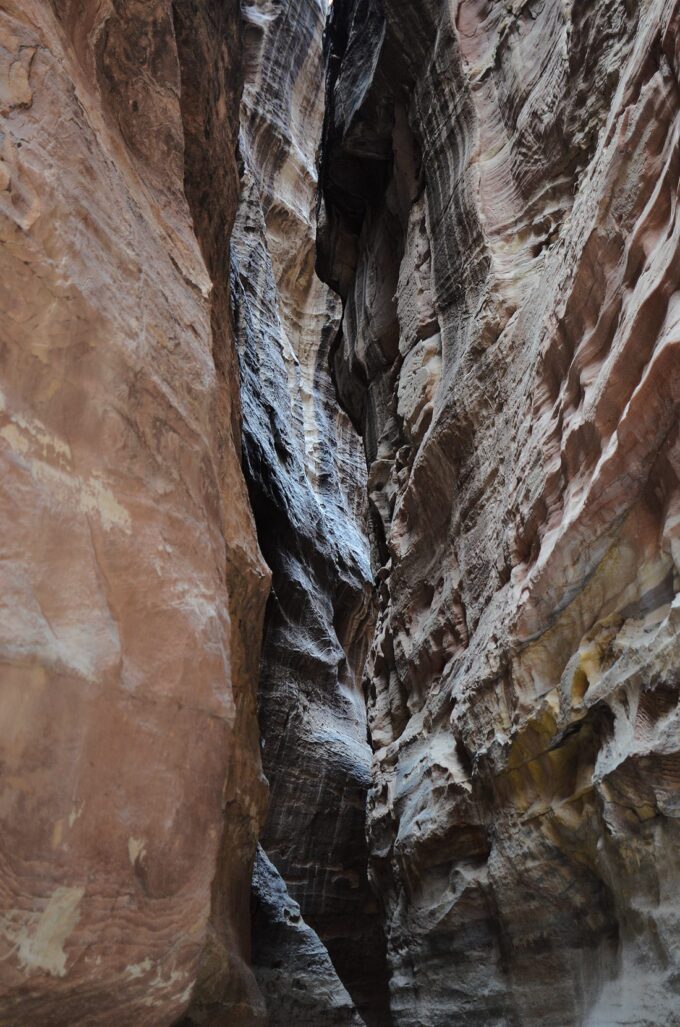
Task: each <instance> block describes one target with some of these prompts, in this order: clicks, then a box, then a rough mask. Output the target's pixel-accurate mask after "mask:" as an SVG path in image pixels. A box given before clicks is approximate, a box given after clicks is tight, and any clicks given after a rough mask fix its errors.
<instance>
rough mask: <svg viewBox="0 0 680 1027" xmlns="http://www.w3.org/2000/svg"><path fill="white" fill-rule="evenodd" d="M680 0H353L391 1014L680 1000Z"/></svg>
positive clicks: (347, 197)
mask: <svg viewBox="0 0 680 1027" xmlns="http://www.w3.org/2000/svg"><path fill="white" fill-rule="evenodd" d="M679 30H680V11H679V5H678V4H677V3H676V2H675V0H641V2H630V0H612V2H610V3H606V4H605V3H591V2H586V0H567V2H562V0H540V2H539V0H517V2H514V3H502V4H501V3H493V2H491V0H450V2H443V0H422V2H421V3H419V4H417V5H416V4H408V3H404V2H403V0H335V2H334V4H333V6H332V10H331V20H330V29H329V35H328V43H327V45H328V54H327V58H328V80H327V112H326V123H325V130H324V141H323V153H322V162H321V192H322V196H321V205H320V210H319V258H318V260H319V264H318V266H319V270H320V273H321V275H322V277H323V278H324V279H325V280H326V281H327V282H329V284H331V285H332V286H333V288H334V289H335V290H337V291H338V293H339V294H340V295H341V296H342V298H343V305H344V312H343V321H342V333H341V337H340V338H339V340H338V342H337V344H336V345H335V347H334V354H333V362H334V371H335V376H336V380H337V383H338V388H339V393H340V396H341V399H342V402H343V405H344V407H345V409H346V410H347V411H348V413H349V414H350V416H351V417H352V420H353V421H354V423H355V425H356V426H357V427H358V429H359V430H360V431H361V433H362V435H363V438H364V443H365V446H366V452H367V457H368V462H369V482H368V484H369V497H370V506H371V518H372V524H373V532H374V537H375V539H376V545H377V551H378V553H379V564H380V566H379V569H378V571H377V579H378V587H379V614H378V619H377V625H376V628H375V632H374V636H373V640H372V643H371V647H370V653H369V657H368V662H367V665H366V675H365V680H366V686H367V689H368V694H369V725H370V733H371V738H372V744H373V749H374V760H373V770H372V787H371V792H370V798H369V809H368V821H369V833H370V850H371V873H372V879H373V884H374V887H375V889H376V891H377V893H378V894H379V895H380V896H381V900H382V902H383V904H384V907H385V932H386V936H387V946H388V960H389V968H390V974H391V977H390V995H391V1008H392V1016H393V1019H394V1023H395V1024H396V1025H399V1027H416V1025H418V1027H421V1025H422V1027H425V1025H427V1027H450V1025H451V1024H452V1023H455V1024H479V1025H484V1027H493V1025H498V1027H501V1025H502V1027H507V1025H513V1024H517V1025H536V1027H538V1025H540V1027H550V1025H554V1027H565V1025H567V1024H569V1025H571V1024H582V1025H588V1027H595V1025H599V1027H604V1025H605V1024H607V1025H609V1024H612V1023H617V1024H618V1023H627V1024H635V1025H643V1024H645V1025H647V1024H649V1025H651V1024H654V1025H659V1027H660V1025H662V1024H663V1025H666V1024H678V1023H680V983H679V982H680V948H679V946H678V937H680V932H679V929H680V916H679V912H680V911H679V906H678V887H679V884H680V864H679V858H678V853H679V852H680V848H679V844H678V843H679V841H680V836H679V832H678V815H679V811H680V807H679V804H678V796H679V794H680V791H679V785H680V734H679V727H680V724H679V720H678V666H679V657H680V644H679V642H678V627H679V624H680V621H679V618H680V600H679V599H678V593H679V591H680V534H679V531H680V490H679V488H678V477H679V475H680V440H679V437H678V424H679V422H678V402H679V400H680V357H679V355H678V347H679V345H680V305H679V303H678V295H680V293H679V292H678V287H679V275H680V254H679V253H678V240H679V227H678V209H677V208H678V178H679V174H678V173H679V170H680V151H679V149H678V129H679V114H680V104H679V87H678V76H679V73H680V31H679Z"/></svg>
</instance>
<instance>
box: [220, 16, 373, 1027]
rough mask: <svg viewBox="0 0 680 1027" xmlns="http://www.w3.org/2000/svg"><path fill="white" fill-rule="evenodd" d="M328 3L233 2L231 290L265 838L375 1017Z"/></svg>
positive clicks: (363, 519)
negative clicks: (341, 373) (256, 607)
mask: <svg viewBox="0 0 680 1027" xmlns="http://www.w3.org/2000/svg"><path fill="white" fill-rule="evenodd" d="M325 14H326V11H325V4H324V3H322V2H321V0H290V2H286V3H282V4H271V3H269V2H268V0H267V2H265V0H258V2H252V3H249V4H248V5H246V6H245V7H244V29H245V44H244V66H245V85H244V95H243V105H242V116H241V127H242V134H241V158H242V161H243V181H242V196H241V204H240V207H239V211H238V216H237V220H236V225H235V228H234V235H233V241H232V250H233V293H234V309H235V312H236V329H237V336H238V347H239V355H240V362H241V378H242V402H243V418H244V423H243V432H244V461H245V469H246V475H247V478H248V484H249V490H250V495H251V501H252V505H253V510H254V513H255V518H256V521H257V525H258V533H259V539H260V545H261V547H262V551H263V554H264V556H265V558H266V560H267V563H268V564H269V566H270V567H271V569H272V572H273V582H272V595H271V599H270V603H269V607H268V612H267V621H266V625H267V626H266V634H265V643H264V651H263V657H262V667H261V676H260V700H259V701H260V727H261V733H262V758H263V763H264V769H265V773H266V776H267V778H268V780H269V784H270V803H269V814H268V818H267V822H266V825H265V829H264V833H263V836H262V844H263V847H264V849H265V850H266V854H267V856H268V857H269V859H270V860H271V862H272V864H273V865H274V866H275V868H276V870H277V871H278V873H279V874H280V877H281V879H282V880H283V881H284V882H285V885H286V886H287V888H288V890H289V892H290V896H291V897H292V905H294V904H295V903H298V904H299V907H300V909H301V913H302V916H303V917H304V920H305V921H306V923H307V925H308V927H309V928H311V929H312V930H313V931H316V932H317V934H318V937H319V938H320V940H321V941H320V942H319V941H318V939H317V942H316V945H317V947H318V949H319V950H322V945H321V943H323V945H325V946H326V947H327V949H328V952H329V954H330V957H331V959H332V961H333V964H334V965H335V968H336V970H337V972H338V974H339V975H340V978H341V980H342V982H343V984H344V986H345V987H346V988H347V990H348V991H349V994H350V995H351V997H352V999H353V1001H354V1002H355V1003H356V1006H357V1008H358V1010H359V1012H360V1014H361V1015H362V1016H363V1017H364V1018H365V1020H366V1023H367V1024H369V1025H372V1024H380V1023H382V1022H384V1018H385V1015H386V1013H385V1010H386V997H387V992H386V970H385V965H384V943H383V941H382V936H381V933H380V925H379V920H378V915H377V904H376V900H375V897H374V896H373V894H372V893H371V890H370V888H369V885H368V880H367V857H368V851H367V844H366V836H365V806H366V794H367V790H368V786H369V783H370V773H369V772H370V763H371V751H370V747H369V745H368V742H367V727H366V705H365V699H364V695H363V690H362V668H363V664H364V662H365V657H366V651H367V646H368V640H369V637H370V634H371V632H372V623H373V611H374V603H373V595H372V587H371V577H372V573H371V565H370V554H369V548H368V543H367V515H366V480H365V479H366V466H365V458H364V454H363V449H362V446H361V442H360V439H359V437H358V436H357V434H356V433H355V431H354V430H353V428H352V426H351V424H350V421H349V419H348V417H347V415H346V414H345V413H344V412H343V411H342V410H340V409H339V408H338V402H337V397H336V392H335V387H334V384H333V381H332V377H331V374H330V364H329V352H330V346H331V343H332V341H333V339H334V337H335V334H336V333H337V329H338V324H339V315H340V303H339V301H338V298H337V297H336V296H335V295H334V294H333V293H332V292H331V291H330V290H329V289H328V287H327V286H325V285H323V284H322V283H321V281H320V280H319V279H318V278H317V277H316V276H315V273H314V263H315V234H316V231H315V230H316V218H315V211H316V195H317V176H316V166H315V161H316V150H317V146H318V143H319V140H320V136H321V129H322V120H323V98H324V90H323V55H322V30H323V25H324V19H325ZM260 898H261V897H260ZM260 898H258V903H259V904H260V906H261V901H260ZM287 901H289V902H290V901H291V900H290V899H288V900H287ZM277 923H278V921H276V920H275V921H272V920H271V918H267V917H264V918H263V917H261V916H260V917H256V919H255V946H256V972H257V974H258V979H259V980H260V981H261V983H262V987H263V990H264V992H265V994H266V995H267V996H273V995H274V992H275V990H276V987H278V984H276V982H275V981H274V982H273V981H272V978H271V974H270V972H269V970H268V969H267V968H266V966H264V965H259V964H257V959H258V958H259V957H258V956H257V953H258V952H260V953H263V952H269V951H271V950H272V947H278V948H281V947H282V946H283V947H285V943H286V938H288V936H289V934H290V938H289V940H290V944H291V946H293V947H294V948H291V950H290V951H289V952H288V953H287V954H284V955H282V956H281V959H282V960H283V964H282V965H283V966H284V967H291V966H292V965H294V963H295V962H296V960H297V959H298V958H303V957H302V956H300V955H299V953H298V955H297V956H296V955H295V952H296V951H297V949H296V948H295V946H297V947H299V946H300V945H302V944H303V942H304V945H306V944H307V942H306V941H304V939H302V940H300V938H299V937H297V935H298V933H299V932H292V933H291V932H283V933H281V930H280V928H279V927H278V926H277ZM270 931H273V932H274V933H275V935H276V937H275V938H274V937H269V936H268V933H269V932H270ZM304 945H303V949H304ZM300 951H302V950H300ZM277 961H279V960H278V957H277ZM300 972H302V975H303V976H302V977H301V978H299V979H298V984H299V985H300V987H299V988H298V989H297V990H298V995H297V999H299V1006H298V1007H295V1005H294V1003H295V1000H296V994H295V991H293V993H292V994H291V995H290V996H288V997H286V999H285V1002H284V1000H283V997H282V996H281V997H280V1003H281V1004H280V1008H277V1002H276V1000H275V998H273V1000H272V1002H271V1003H270V1006H271V1010H270V1012H271V1015H273V1016H279V1017H282V1016H283V1017H284V1018H285V1016H287V1015H289V1016H290V1019H289V1020H288V1021H286V1020H285V1019H281V1020H277V1021H276V1022H277V1023H278V1022H280V1023H282V1024H283V1023H284V1022H286V1023H290V1024H293V1023H300V1024H302V1023H309V1024H315V1025H316V1024H319V1025H322V1024H325V1023H329V1024H330V1023H336V1022H359V1021H355V1020H354V1019H352V1020H347V1021H345V1020H338V1019H337V1018H335V1016H336V1014H335V1013H333V1018H331V1019H328V1017H329V1016H331V1012H330V1011H329V1008H330V1007H328V1005H327V999H324V994H325V992H326V989H327V984H326V983H325V981H324V979H323V974H325V970H324V971H323V974H321V976H320V977H319V980H318V982H317V984H318V990H319V994H318V995H317V996H316V997H315V999H314V1002H311V1004H310V996H309V995H308V994H303V993H302V991H303V990H304V991H305V992H309V991H310V990H312V991H313V979H314V975H313V973H312V972H311V968H309V969H308V970H307V971H303V970H302V968H299V970H298V973H300ZM284 979H287V980H288V987H289V988H290V986H291V980H290V975H289V974H282V973H279V974H278V975H277V976H276V980H278V981H279V982H281V981H283V980H284ZM301 981H302V982H303V983H304V989H303V988H302V985H301V983H300V982H301ZM275 984H276V987H275ZM291 1003H293V1004H292V1005H291ZM345 1012H346V1011H345ZM345 1012H343V1013H342V1015H343V1016H344V1015H345ZM353 1016H356V1013H354V1014H353ZM315 1017H316V1018H315Z"/></svg>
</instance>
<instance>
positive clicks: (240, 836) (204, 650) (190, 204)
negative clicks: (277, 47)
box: [0, 0, 268, 1027]
mask: <svg viewBox="0 0 680 1027" xmlns="http://www.w3.org/2000/svg"><path fill="white" fill-rule="evenodd" d="M239 38H240V36H239V16H238V6H237V5H236V4H235V3H232V2H226V3H220V4H217V3H215V4H212V3H205V4H202V5H198V6H197V5H193V6H191V5H188V4H178V5H177V10H173V5H172V4H171V3H169V2H166V0H158V2H156V0H154V2H139V0H128V2H126V0H116V2H112V3H94V2H89V0H86V2H79V3H75V2H67V0H64V2H60V3H56V2H55V3H54V4H50V3H48V2H46V0H45V2H39V0H21V2H15V0H6V2H5V3H3V4H2V9H1V10H0V62H1V64H2V70H1V73H0V111H1V115H2V126H1V127H2V131H1V133H0V139H1V154H0V189H1V191H0V238H1V246H0V267H1V274H0V308H1V310H2V329H1V331H0V389H1V392H0V461H1V463H2V469H1V475H2V485H1V486H0V517H1V520H2V542H1V548H2V563H1V565H0V583H1V585H2V588H1V594H0V604H1V609H0V704H1V709H0V747H1V748H0V753H1V759H2V777H1V779H0V808H1V811H2V832H1V836H0V1022H1V1023H2V1024H4V1025H7V1027H37V1025H40V1027H66V1025H69V1027H73V1025H76V1024H77V1025H78V1027H94V1025H106V1027H113V1025H116V1027H124V1025H133V1024H134V1027H167V1025H169V1024H171V1023H173V1022H175V1021H176V1020H177V1018H178V1017H179V1016H180V1015H181V1014H182V1013H183V1011H184V1010H185V1008H186V1007H187V1004H188V1002H189V998H190V994H191V991H192V987H193V985H194V982H195V980H196V976H197V973H198V968H199V962H200V961H201V957H202V958H203V962H202V964H201V965H202V966H203V967H205V966H206V965H208V964H211V965H212V972H211V984H212V987H213V989H214V990H215V992H218V993H219V1008H220V1011H221V1019H220V1022H221V1023H223V1022H224V1020H225V1017H228V1018H229V1023H230V1024H238V1023H244V1024H249V1025H251V1024H254V1023H257V1022H259V1021H260V1017H261V1014H262V1013H263V1004H262V1000H261V998H260V997H259V994H258V992H257V987H256V985H255V982H254V979H253V978H252V975H251V973H250V970H249V969H248V967H247V960H248V958H249V953H248V933H249V907H248V889H249V878H250V866H251V862H252V858H253V855H254V851H255V838H256V836H257V832H258V825H259V821H260V818H261V814H262V810H263V808H264V798H265V790H264V784H263V782H262V780H261V772H260V769H259V751H258V741H257V723H256V715H255V686H256V674H257V657H258V651H259V644H260V634H261V623H262V614H263V607H264V602H265V599H266V595H267V586H268V575H267V572H266V568H265V567H264V564H263V562H262V560H261V557H260V555H259V552H258V548H257V544H256V540H255V529H254V524H253V520H252V516H251V514H250V511H249V506H248V500H247V493H246V490H245V486H244V482H243V478H242V474H241V470H240V465H239V464H240V439H239V417H240V414H239V399H238V372H237V366H236V359H235V352H234V346H233V338H232V335H231V329H230V321H229V312H228V305H229V284H228V283H229V268H228V237H229V231H230V228H231V223H232V220H233V216H234V212H235V208H236V203H237V196H238V173H237V167H236V160H235V149H236V136H237V130H238V124H237V123H238V99H239V94H240V86H239V78H240V71H239V62H240V54H239V46H240V44H239ZM223 834H224V837H225V845H224V847H222V837H223ZM218 867H219V871H218ZM211 889H212V901H211ZM211 909H212V913H211ZM201 972H203V971H201ZM204 1022H208V1021H204Z"/></svg>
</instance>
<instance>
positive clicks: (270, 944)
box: [253, 848, 364, 1027]
mask: <svg viewBox="0 0 680 1027" xmlns="http://www.w3.org/2000/svg"><path fill="white" fill-rule="evenodd" d="M253 969H254V972H255V975H256V977H257V981H258V984H259V985H260V988H261V990H262V994H263V996H264V998H265V1001H266V1003H267V1013H268V1023H269V1027H291V1024H295V1027H320V1025H321V1024H323V1025H324V1027H325V1025H328V1027H363V1024H364V1021H363V1020H362V1019H361V1017H360V1016H359V1015H358V1013H357V1011H356V1009H355V1006H354V1003H353V1002H352V999H351V998H350V996H349V994H348V993H347V990H346V988H344V987H343V985H342V983H341V982H340V979H339V977H338V975H337V973H336V972H335V968H334V967H333V964H332V963H331V960H330V957H329V955H328V951H327V949H326V948H325V946H324V945H323V944H322V943H321V941H320V940H319V936H318V935H317V934H316V932H315V931H313V930H312V929H311V927H309V926H308V925H307V924H306V923H305V921H304V920H303V919H302V916H301V914H300V907H299V906H298V904H297V902H294V901H293V900H292V899H291V897H290V895H289V894H288V891H287V889H286V885H285V883H284V881H283V880H282V878H281V876H280V875H279V873H278V872H277V870H276V867H275V866H274V865H273V863H272V862H271V861H270V860H269V859H268V858H267V856H266V854H265V853H264V851H263V850H262V849H261V848H258V851H257V857H256V859H255V868H254V872H253Z"/></svg>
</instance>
